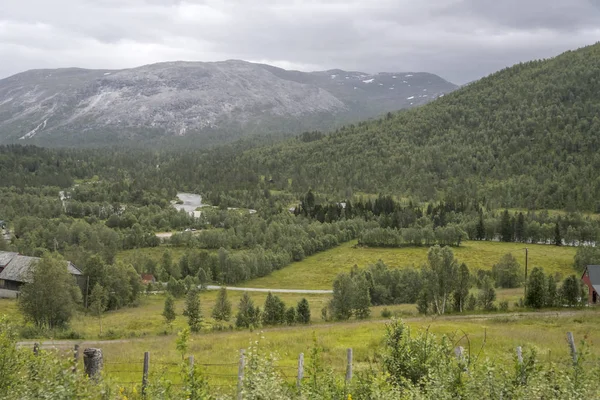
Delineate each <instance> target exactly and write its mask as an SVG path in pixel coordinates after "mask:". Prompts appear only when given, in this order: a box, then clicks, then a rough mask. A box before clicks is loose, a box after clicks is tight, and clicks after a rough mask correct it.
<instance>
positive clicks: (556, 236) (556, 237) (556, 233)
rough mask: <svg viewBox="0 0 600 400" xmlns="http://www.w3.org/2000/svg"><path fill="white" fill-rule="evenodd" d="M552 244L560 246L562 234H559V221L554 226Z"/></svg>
mask: <svg viewBox="0 0 600 400" xmlns="http://www.w3.org/2000/svg"><path fill="white" fill-rule="evenodd" d="M559 221H560V220H559ZM554 244H555V245H556V246H562V236H561V233H560V224H559V222H557V223H556V225H555V226H554Z"/></svg>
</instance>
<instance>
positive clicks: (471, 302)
mask: <svg viewBox="0 0 600 400" xmlns="http://www.w3.org/2000/svg"><path fill="white" fill-rule="evenodd" d="M476 307H477V298H475V295H474V294H473V293H471V294H469V297H467V304H466V306H465V309H466V310H467V311H474V310H475V308H476Z"/></svg>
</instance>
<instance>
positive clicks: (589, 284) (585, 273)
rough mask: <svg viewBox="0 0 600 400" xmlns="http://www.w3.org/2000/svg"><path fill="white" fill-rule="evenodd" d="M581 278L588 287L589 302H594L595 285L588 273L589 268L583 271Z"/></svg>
mask: <svg viewBox="0 0 600 400" xmlns="http://www.w3.org/2000/svg"><path fill="white" fill-rule="evenodd" d="M581 280H582V281H583V283H585V285H586V286H587V288H588V304H591V303H592V299H593V293H594V287H593V286H592V282H591V281H590V277H589V276H588V275H587V270H586V271H585V272H584V273H583V276H582V277H581Z"/></svg>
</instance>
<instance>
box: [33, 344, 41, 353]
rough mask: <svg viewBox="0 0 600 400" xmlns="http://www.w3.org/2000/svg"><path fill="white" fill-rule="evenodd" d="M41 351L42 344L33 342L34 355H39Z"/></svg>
mask: <svg viewBox="0 0 600 400" xmlns="http://www.w3.org/2000/svg"><path fill="white" fill-rule="evenodd" d="M39 353H40V344H39V343H34V344H33V355H34V356H37V355H38V354H39Z"/></svg>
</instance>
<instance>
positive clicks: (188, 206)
mask: <svg viewBox="0 0 600 400" xmlns="http://www.w3.org/2000/svg"><path fill="white" fill-rule="evenodd" d="M177 198H178V199H179V200H181V201H183V204H177V203H175V202H173V207H175V208H176V209H177V210H185V211H186V212H187V213H188V214H193V215H194V217H199V216H200V211H196V209H197V208H198V207H204V206H205V205H206V204H202V196H200V195H199V194H193V193H177Z"/></svg>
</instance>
